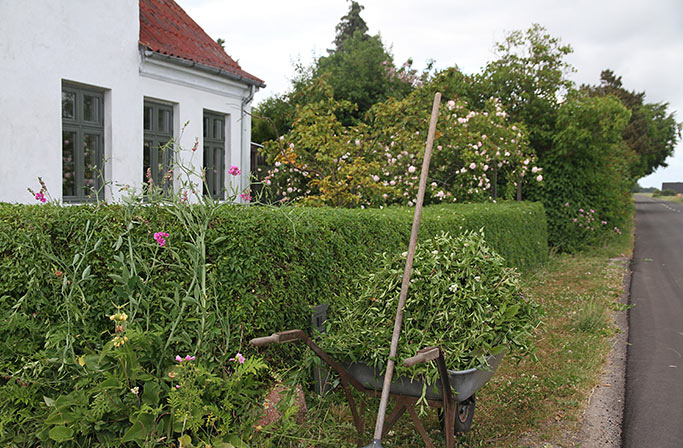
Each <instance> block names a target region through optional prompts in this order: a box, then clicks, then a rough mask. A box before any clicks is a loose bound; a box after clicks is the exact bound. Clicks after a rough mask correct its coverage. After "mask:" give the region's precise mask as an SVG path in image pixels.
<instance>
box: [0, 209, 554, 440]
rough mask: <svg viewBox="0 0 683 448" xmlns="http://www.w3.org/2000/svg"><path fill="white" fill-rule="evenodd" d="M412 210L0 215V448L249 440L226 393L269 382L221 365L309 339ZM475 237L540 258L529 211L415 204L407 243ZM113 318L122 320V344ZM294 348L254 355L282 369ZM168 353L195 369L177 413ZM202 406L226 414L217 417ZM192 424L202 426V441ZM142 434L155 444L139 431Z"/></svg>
mask: <svg viewBox="0 0 683 448" xmlns="http://www.w3.org/2000/svg"><path fill="white" fill-rule="evenodd" d="M412 213H413V209H411V208H389V209H384V210H378V209H374V210H339V209H327V208H324V209H307V208H279V209H273V208H266V207H242V206H231V205H220V204H209V205H186V204H183V203H181V202H178V201H176V202H175V203H168V204H166V205H164V206H157V205H147V206H135V205H107V206H72V207H59V206H55V205H51V204H47V205H44V206H22V205H10V204H0V307H1V308H0V310H1V313H2V319H0V374H1V375H2V378H3V379H2V380H0V397H1V398H2V400H3V403H4V404H5V405H4V406H3V408H2V410H0V444H2V445H3V446H13V445H15V446H28V445H36V444H37V443H42V444H43V446H49V444H50V443H53V442H57V441H68V440H72V439H73V440H74V443H80V444H81V445H83V444H85V445H99V446H107V445H109V446H118V445H120V441H121V440H122V438H126V437H127V439H126V440H131V441H134V442H137V443H143V442H142V441H145V440H146V441H149V440H151V438H152V437H153V436H154V435H158V434H161V433H164V434H166V435H167V440H171V439H172V437H171V436H173V435H174V434H176V436H175V437H177V434H184V435H183V437H185V436H188V437H189V435H188V433H190V434H192V435H193V437H194V436H195V435H196V434H210V435H211V434H213V435H216V436H217V437H218V436H221V437H223V438H222V439H213V438H211V437H208V436H207V437H208V438H205V440H207V441H208V442H212V443H218V442H219V441H220V440H224V441H226V440H232V439H229V437H237V436H238V435H242V434H250V433H251V424H252V423H253V421H254V418H256V416H255V415H253V414H252V412H251V411H250V410H249V409H250V408H249V407H248V404H249V403H252V404H258V403H257V402H258V399H257V398H255V397H256V395H254V394H252V393H251V392H250V393H246V392H244V393H236V394H234V396H232V397H228V396H226V395H225V391H226V390H241V391H247V390H251V389H249V387H248V386H247V385H248V384H256V383H258V382H260V381H263V380H264V378H265V376H266V375H267V371H266V370H263V369H257V368H256V367H254V368H253V369H251V370H250V371H249V372H248V374H247V373H245V374H244V376H243V377H240V378H241V379H240V381H239V384H235V383H234V377H235V376H236V375H237V376H239V375H240V373H239V369H238V368H232V367H228V366H235V361H234V358H235V357H236V354H237V353H238V352H241V353H244V355H245V356H246V357H247V360H249V363H250V364H247V363H245V365H251V363H252V362H253V363H258V358H257V357H254V356H253V355H254V352H253V351H252V350H250V349H249V347H247V346H246V341H248V340H249V338H251V337H254V336H261V335H264V334H270V333H271V332H273V331H279V330H284V329H289V328H296V327H299V328H304V329H307V328H308V326H309V322H310V306H311V305H315V304H317V303H321V302H328V303H330V304H331V306H332V308H333V309H334V307H335V306H336V300H338V298H339V297H347V296H349V295H351V296H353V295H357V294H359V291H360V289H359V288H360V287H359V281H358V280H359V278H360V277H361V276H362V275H363V274H366V273H367V272H370V271H373V270H374V269H376V263H377V254H378V253H382V252H388V253H397V252H402V251H404V250H405V247H407V241H408V237H409V233H410V225H411V222H412ZM480 228H483V229H484V231H485V233H486V237H487V240H488V241H489V243H490V244H491V246H492V247H493V248H495V249H496V250H497V251H498V252H499V253H501V254H502V255H503V256H504V257H505V258H506V259H507V262H508V264H510V265H511V266H516V267H520V268H522V269H528V268H531V267H533V266H536V265H538V264H539V263H542V262H543V261H545V259H546V257H547V242H546V238H547V237H546V226H545V215H544V211H543V207H542V206H541V205H540V204H532V203H511V204H507V203H506V204H479V205H449V206H434V207H427V208H426V209H425V211H424V215H423V224H422V227H421V232H420V239H421V240H422V239H425V238H428V237H430V236H432V235H435V234H436V233H438V232H441V231H450V232H451V233H453V234H457V233H460V232H461V231H464V230H468V229H470V230H471V229H474V230H477V229H480ZM160 232H163V233H166V234H168V235H167V236H163V235H160V234H159V233H160ZM162 239H163V244H162V243H161V240H162ZM117 310H118V311H117ZM116 313H125V314H126V316H127V319H126V322H127V323H126V325H127V327H126V329H125V331H126V333H125V335H126V337H128V338H129V340H128V341H124V344H123V345H122V346H121V345H119V346H117V345H116V344H115V342H117V343H120V342H121V340H122V339H117V338H121V337H123V336H124V333H123V332H122V331H119V329H117V328H114V331H112V321H111V320H110V316H112V315H115V314H116ZM283 350H285V351H283ZM287 350H289V351H287ZM291 350H294V348H293V347H288V348H285V349H280V350H278V349H274V350H272V351H269V352H267V353H268V355H269V357H270V360H271V361H273V362H275V365H278V364H280V365H283V364H285V363H291V355H292V352H291ZM288 353H289V356H290V357H289V358H285V356H287V354H288ZM176 354H183V355H187V354H191V355H192V356H196V359H197V360H196V362H195V363H194V364H193V365H196V370H192V372H191V375H190V376H188V377H186V378H185V380H184V381H186V383H183V384H192V385H194V386H193V388H194V389H192V390H193V392H192V391H191V392H192V393H194V394H195V395H192V396H194V397H195V398H197V397H199V398H198V400H199V401H198V402H196V403H195V404H196V406H194V407H190V408H187V409H184V410H183V409H181V408H180V407H179V402H178V403H176V404H175V405H174V404H173V403H174V402H173V396H174V394H175V395H176V396H179V395H177V394H176V393H175V392H173V387H174V382H173V381H172V380H169V376H168V374H169V372H171V371H172V370H173V369H174V366H175V365H176V363H175V362H174V356H176ZM193 369H194V368H193ZM187 381H189V383H188V382H187ZM254 382H256V383H254ZM216 384H223V385H224V386H225V387H223V386H221V387H220V388H219V389H216V387H215V385H216ZM228 386H229V387H228ZM230 387H232V388H233V389H230ZM135 388H138V389H135ZM132 390H137V391H138V394H140V395H138V394H135V393H133V392H132ZM186 390H189V389H186ZM188 393H189V392H188ZM105 402H106V403H107V405H106V407H102V406H103V403H105ZM212 403H221V406H220V409H223V408H224V407H225V406H228V407H231V406H232V407H234V409H236V410H237V411H235V412H229V413H227V412H226V413H223V414H220V413H219V410H218V408H212V407H211V406H212ZM167 406H171V408H172V409H174V411H173V415H175V417H174V419H170V420H169V419H167V418H166V416H168V415H169V414H168V412H167V411H166V409H168V408H167ZM159 409H161V411H160V410H159ZM159 412H161V413H159ZM183 412H185V414H183ZM183 415H185V416H187V419H185V420H186V423H185V424H183V425H180V426H179V424H178V421H179V419H180V418H181V417H182V416H183ZM190 416H193V418H194V417H197V416H201V417H202V418H203V419H204V421H205V422H213V423H212V426H210V427H209V426H206V425H208V424H209V423H206V425H205V426H204V427H203V429H202V430H199V429H197V428H198V426H197V425H198V423H197V421H196V420H192V419H191V418H190ZM233 419H234V421H233ZM188 421H189V422H190V423H192V425H191V426H187V422H188ZM104 422H106V425H105V426H103V423H104ZM150 422H153V424H154V431H153V432H149V431H147V430H144V431H142V430H141V429H140V428H141V427H143V426H144V427H149V424H150ZM103 428H105V429H103ZM193 431H194V432H193ZM202 431H205V432H202ZM99 433H101V435H100V436H96V434H99ZM126 435H127V436H126ZM212 437H213V436H212ZM38 440H42V442H38ZM145 443H146V442H145Z"/></svg>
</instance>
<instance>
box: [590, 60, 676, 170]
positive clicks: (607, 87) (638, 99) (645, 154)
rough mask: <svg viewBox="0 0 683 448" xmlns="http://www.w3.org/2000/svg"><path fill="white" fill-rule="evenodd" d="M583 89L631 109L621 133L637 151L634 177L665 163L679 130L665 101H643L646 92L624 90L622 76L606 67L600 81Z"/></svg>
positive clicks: (631, 167)
mask: <svg viewBox="0 0 683 448" xmlns="http://www.w3.org/2000/svg"><path fill="white" fill-rule="evenodd" d="M582 89H583V90H585V91H586V92H588V94H590V95H592V96H610V95H611V96H614V97H616V98H618V99H619V100H620V101H621V102H622V104H624V106H626V107H627V108H628V109H629V110H630V111H631V118H630V120H629V122H628V124H627V125H626V127H625V128H624V130H623V134H622V137H623V139H624V143H625V144H626V145H628V146H629V148H631V150H632V151H633V152H634V153H635V154H636V155H637V157H635V158H634V159H633V161H632V163H631V166H630V173H631V177H632V178H633V179H634V180H637V179H639V178H641V177H643V176H647V175H648V174H651V173H652V172H653V171H654V170H655V169H657V167H660V166H667V164H666V159H667V157H669V156H671V155H672V154H673V152H674V149H675V147H676V143H678V140H679V139H680V131H681V125H680V124H679V123H677V122H676V119H675V114H674V113H673V112H669V111H668V104H667V103H646V102H645V92H636V91H629V90H626V89H625V88H624V87H623V84H622V81H621V76H617V75H616V74H615V73H614V72H613V71H612V70H609V69H608V70H603V71H602V73H600V84H599V85H597V86H585V85H584V86H582Z"/></svg>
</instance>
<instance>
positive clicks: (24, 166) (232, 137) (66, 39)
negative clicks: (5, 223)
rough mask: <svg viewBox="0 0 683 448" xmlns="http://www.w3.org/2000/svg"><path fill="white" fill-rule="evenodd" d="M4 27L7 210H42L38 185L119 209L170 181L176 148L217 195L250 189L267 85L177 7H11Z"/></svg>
mask: <svg viewBox="0 0 683 448" xmlns="http://www.w3.org/2000/svg"><path fill="white" fill-rule="evenodd" d="M0 17H2V19H1V21H2V26H0V48H2V64H0V79H2V81H3V82H2V88H0V142H2V146H0V155H2V162H0V201H6V202H35V200H34V199H33V198H32V197H31V196H30V195H29V194H28V192H27V191H26V188H27V187H32V188H34V189H38V188H40V187H39V186H38V185H37V182H38V180H37V178H38V177H39V176H40V177H42V179H43V180H44V181H45V183H46V184H47V187H48V190H49V192H50V194H51V195H52V197H53V198H57V199H59V200H61V201H62V202H70V203H83V202H89V201H93V200H94V199H95V198H94V197H93V193H94V192H96V193H95V195H96V196H97V197H98V198H99V199H104V200H117V199H118V198H120V196H121V193H120V192H119V188H117V186H118V185H130V186H132V187H136V188H137V189H139V188H140V187H141V186H142V185H143V183H144V182H147V178H151V179H152V180H154V181H155V183H157V184H158V183H159V181H160V180H161V179H163V178H164V176H165V175H166V174H167V173H168V170H169V166H170V161H171V159H170V157H171V155H172V153H171V152H170V151H168V150H164V149H162V150H160V149H159V148H160V147H162V146H163V145H164V144H165V143H167V142H168V141H169V140H170V139H175V141H179V140H180V143H181V145H182V146H183V151H181V152H180V153H179V155H178V157H179V158H180V159H181V160H189V159H190V158H193V159H192V160H193V162H192V163H193V165H195V167H196V168H204V169H206V180H207V183H208V188H207V192H206V193H207V194H210V195H212V196H213V197H216V198H219V199H220V198H224V197H225V196H224V191H225V190H230V189H231V188H240V189H242V188H246V187H248V186H249V174H250V171H251V170H250V159H251V157H250V153H251V145H250V140H251V115H250V111H251V101H252V99H253V98H254V93H255V91H256V90H258V89H259V88H262V87H264V86H265V84H264V82H263V81H262V80H261V79H259V78H258V77H256V76H254V75H252V74H250V73H248V72H246V71H244V70H243V69H242V67H240V65H239V64H238V63H237V62H236V61H235V60H234V59H232V58H231V57H230V56H228V54H227V53H226V52H225V51H224V50H223V48H221V46H220V45H219V44H218V43H216V41H214V40H213V39H212V38H210V37H209V36H208V35H207V34H206V33H205V32H204V31H203V30H202V29H201V28H200V27H199V25H197V23H196V22H195V21H194V20H192V18H190V16H188V15H187V13H186V12H185V11H184V10H183V9H182V8H181V7H180V6H178V4H176V3H175V2H174V1H173V0H116V1H111V0H93V1H54V0H31V1H30V2H19V1H2V0H0ZM195 138H197V139H198V140H197V144H196V146H195V145H194V144H195ZM193 146H194V148H195V149H196V148H199V151H197V153H196V154H194V153H193V152H192V151H191V148H192V147H193ZM230 165H236V166H239V167H240V169H241V175H240V176H228V175H226V170H227V168H228V167H230ZM148 173H149V174H148ZM105 184H108V185H111V186H112V188H107V189H104V191H102V190H103V189H102V188H101V187H102V186H103V185H105ZM177 187H178V186H177V185H176V188H177Z"/></svg>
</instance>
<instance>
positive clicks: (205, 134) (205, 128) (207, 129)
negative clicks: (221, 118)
mask: <svg viewBox="0 0 683 448" xmlns="http://www.w3.org/2000/svg"><path fill="white" fill-rule="evenodd" d="M209 123H211V120H209V118H208V117H204V137H208V136H209Z"/></svg>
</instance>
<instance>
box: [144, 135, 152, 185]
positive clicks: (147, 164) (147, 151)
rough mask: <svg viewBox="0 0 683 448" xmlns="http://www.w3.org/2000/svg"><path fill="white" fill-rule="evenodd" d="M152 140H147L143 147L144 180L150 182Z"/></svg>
mask: <svg viewBox="0 0 683 448" xmlns="http://www.w3.org/2000/svg"><path fill="white" fill-rule="evenodd" d="M151 148H152V142H150V141H148V140H146V141H145V143H144V145H143V147H142V176H143V179H144V182H149V180H150V179H151V178H152V160H151V156H152V152H151Z"/></svg>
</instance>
